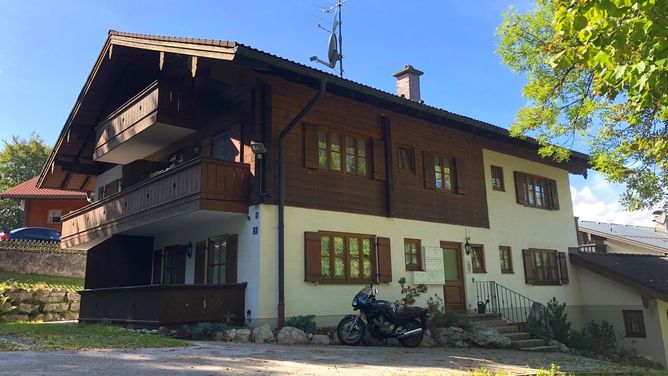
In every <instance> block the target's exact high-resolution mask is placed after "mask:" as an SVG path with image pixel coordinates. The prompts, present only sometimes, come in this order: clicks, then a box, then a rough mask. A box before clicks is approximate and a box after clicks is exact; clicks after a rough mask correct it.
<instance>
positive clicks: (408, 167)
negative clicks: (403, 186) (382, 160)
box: [397, 145, 415, 174]
mask: <svg viewBox="0 0 668 376" xmlns="http://www.w3.org/2000/svg"><path fill="white" fill-rule="evenodd" d="M397 160H398V162H399V163H398V164H399V172H405V173H407V174H415V149H413V148H412V147H410V146H403V145H400V146H397Z"/></svg>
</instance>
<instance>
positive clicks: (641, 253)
mask: <svg viewBox="0 0 668 376" xmlns="http://www.w3.org/2000/svg"><path fill="white" fill-rule="evenodd" d="M654 214H655V217H654V223H655V226H653V227H646V226H630V225H620V224H614V223H602V222H592V221H582V220H579V221H577V227H578V240H579V244H580V245H579V246H578V248H575V249H571V253H570V262H571V269H572V272H573V273H572V274H574V275H577V278H578V280H579V281H580V286H581V288H580V299H581V301H582V304H581V307H580V312H579V313H580V318H581V321H582V322H588V321H591V320H595V321H601V320H605V321H607V322H609V323H610V324H611V325H612V326H613V327H614V328H615V330H616V331H617V332H618V333H622V334H623V337H622V343H623V345H624V346H625V347H627V348H631V349H635V350H636V351H637V352H638V354H640V355H644V356H647V357H649V358H651V359H653V360H655V361H657V362H659V363H661V364H663V365H664V366H666V365H667V364H668V229H667V228H666V216H665V214H664V212H663V211H657V212H655V213H654Z"/></svg>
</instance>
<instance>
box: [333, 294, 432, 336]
mask: <svg viewBox="0 0 668 376" xmlns="http://www.w3.org/2000/svg"><path fill="white" fill-rule="evenodd" d="M377 295H378V289H377V288H373V286H365V287H364V288H363V289H362V290H360V292H358V293H357V295H355V297H354V298H353V303H352V304H353V309H354V310H355V311H360V312H359V314H357V315H347V316H346V317H344V318H343V319H342V320H341V321H340V322H339V325H338V326H337V328H336V335H337V336H338V337H339V340H340V341H341V343H343V344H345V345H348V346H357V345H359V344H360V343H361V342H362V341H363V340H364V335H365V333H366V329H367V328H368V329H369V333H370V334H371V335H372V336H373V337H374V338H376V339H379V340H386V339H388V338H397V339H398V340H399V342H400V343H401V345H402V346H404V347H417V346H419V345H420V342H422V338H423V337H424V332H425V331H426V330H427V323H428V320H429V317H428V315H427V310H426V309H424V308H420V307H405V308H403V309H402V310H400V311H397V310H396V308H395V306H394V303H393V302H389V301H387V300H377V299H376V296H377Z"/></svg>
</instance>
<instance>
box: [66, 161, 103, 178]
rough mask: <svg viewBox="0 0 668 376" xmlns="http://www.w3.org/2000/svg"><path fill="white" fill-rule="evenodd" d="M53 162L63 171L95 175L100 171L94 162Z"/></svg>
mask: <svg viewBox="0 0 668 376" xmlns="http://www.w3.org/2000/svg"><path fill="white" fill-rule="evenodd" d="M55 164H56V165H57V166H58V167H60V168H61V169H62V170H63V171H67V172H74V173H76V174H82V175H93V176H97V175H98V174H99V173H100V167H99V166H97V165H94V164H83V163H76V162H65V161H56V162H55Z"/></svg>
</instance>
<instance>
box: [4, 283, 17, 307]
mask: <svg viewBox="0 0 668 376" xmlns="http://www.w3.org/2000/svg"><path fill="white" fill-rule="evenodd" d="M8 288H9V284H8V283H7V282H3V281H0V315H3V314H5V313H7V312H10V311H12V310H14V309H15V308H16V307H14V306H12V300H11V299H10V298H9V297H7V296H5V295H4V292H5V291H6V290H7V289H8Z"/></svg>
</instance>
